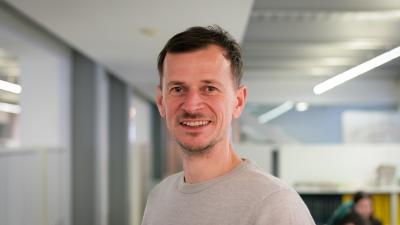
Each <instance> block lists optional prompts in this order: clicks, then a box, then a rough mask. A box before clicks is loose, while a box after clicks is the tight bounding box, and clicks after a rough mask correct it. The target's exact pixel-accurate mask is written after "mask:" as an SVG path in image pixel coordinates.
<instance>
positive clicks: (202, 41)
mask: <svg viewBox="0 0 400 225" xmlns="http://www.w3.org/2000/svg"><path fill="white" fill-rule="evenodd" d="M211 44H215V45H218V46H220V47H222V48H223V49H224V50H225V54H224V55H225V58H226V59H228V60H229V61H230V62H231V70H232V74H233V81H234V84H235V85H236V87H239V86H240V84H241V80H242V76H243V61H242V54H241V50H240V45H239V44H238V43H237V42H236V40H235V39H234V38H233V37H232V36H231V35H230V34H229V33H228V32H227V31H225V30H224V29H222V28H221V27H219V26H217V25H213V26H207V27H199V26H197V27H191V28H189V29H187V30H185V31H183V32H181V33H178V34H176V35H174V36H173V37H172V38H171V39H169V41H168V42H167V44H166V45H165V46H164V48H163V49H162V50H161V52H160V54H159V55H158V64H157V67H158V73H159V75H160V85H161V84H162V78H163V65H164V59H165V56H166V55H167V53H169V52H170V53H184V52H192V51H196V50H199V49H203V48H206V47H208V46H209V45H211Z"/></svg>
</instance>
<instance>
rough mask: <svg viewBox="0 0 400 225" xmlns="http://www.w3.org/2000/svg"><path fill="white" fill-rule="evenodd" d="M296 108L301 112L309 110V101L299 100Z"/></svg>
mask: <svg viewBox="0 0 400 225" xmlns="http://www.w3.org/2000/svg"><path fill="white" fill-rule="evenodd" d="M296 110H297V111H299V112H304V111H307V110H308V103H307V102H298V103H297V104H296Z"/></svg>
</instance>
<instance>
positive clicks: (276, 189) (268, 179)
mask: <svg viewBox="0 0 400 225" xmlns="http://www.w3.org/2000/svg"><path fill="white" fill-rule="evenodd" d="M241 177H242V178H241V179H243V181H245V182H246V183H247V184H249V185H251V186H252V188H251V189H252V190H253V191H254V192H255V193H258V196H259V198H258V201H257V204H256V205H255V208H254V218H255V224H265V223H270V222H271V221H272V223H273V224H277V225H281V224H282V225H283V224H286V225H287V224H290V225H297V224H299V225H300V224H302V225H314V224H315V223H314V221H313V219H312V217H311V215H310V212H309V211H308V209H307V206H306V205H305V204H304V202H303V200H302V199H301V198H300V196H299V194H298V193H297V192H296V191H295V190H294V189H293V188H292V187H290V186H289V185H287V184H286V183H285V182H283V181H282V180H280V179H278V178H276V177H274V176H272V175H270V174H267V173H265V172H263V171H262V170H261V169H259V168H258V167H257V166H256V165H255V164H253V163H251V162H250V164H249V166H248V168H246V170H244V171H243V173H242V174H241Z"/></svg>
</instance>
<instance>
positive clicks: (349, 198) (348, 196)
mask: <svg viewBox="0 0 400 225" xmlns="http://www.w3.org/2000/svg"><path fill="white" fill-rule="evenodd" d="M351 200H353V195H350V194H346V195H342V202H343V203H345V202H348V201H351Z"/></svg>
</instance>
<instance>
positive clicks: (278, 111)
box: [258, 101, 293, 123]
mask: <svg viewBox="0 0 400 225" xmlns="http://www.w3.org/2000/svg"><path fill="white" fill-rule="evenodd" d="M292 108H293V102H292V101H286V102H284V103H283V104H281V105H279V106H278V107H276V108H274V109H272V110H271V111H268V112H266V113H264V114H262V115H260V116H259V117H258V122H260V123H266V122H268V121H270V120H273V119H275V118H276V117H278V116H280V115H282V114H284V113H286V112H288V111H289V110H291V109H292Z"/></svg>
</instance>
